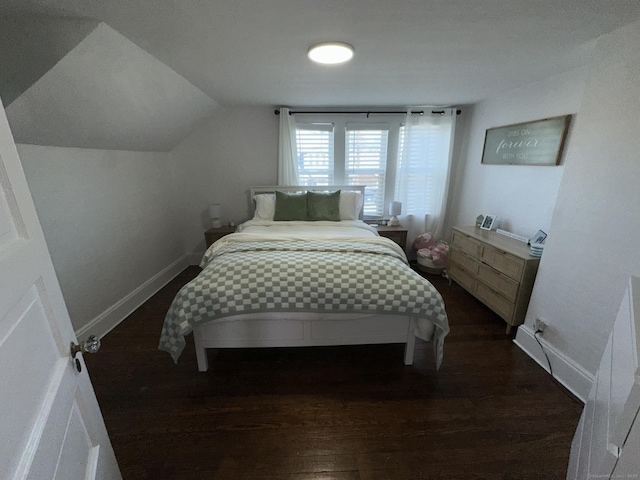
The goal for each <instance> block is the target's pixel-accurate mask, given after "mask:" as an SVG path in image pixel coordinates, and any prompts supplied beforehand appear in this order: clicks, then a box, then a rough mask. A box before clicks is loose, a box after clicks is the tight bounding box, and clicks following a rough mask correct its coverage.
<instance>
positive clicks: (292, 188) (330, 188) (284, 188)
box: [249, 185, 365, 220]
mask: <svg viewBox="0 0 640 480" xmlns="http://www.w3.org/2000/svg"><path fill="white" fill-rule="evenodd" d="M364 189H365V185H314V186H307V185H275V186H273V185H272V186H265V187H250V188H249V194H250V196H251V197H250V198H251V203H252V204H253V197H255V196H256V195H260V194H268V193H276V191H279V192H286V193H296V192H335V191H336V190H340V191H342V192H360V193H361V194H362V201H363V202H364ZM253 205H254V208H255V204H253ZM359 218H360V220H362V219H363V218H364V206H363V208H362V209H361V210H360V217H359Z"/></svg>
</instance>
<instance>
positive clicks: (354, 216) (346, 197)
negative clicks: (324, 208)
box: [340, 191, 364, 220]
mask: <svg viewBox="0 0 640 480" xmlns="http://www.w3.org/2000/svg"><path fill="white" fill-rule="evenodd" d="M363 203H364V199H363V198H362V193H360V192H342V191H341V192H340V220H358V219H359V218H360V210H362V205H363Z"/></svg>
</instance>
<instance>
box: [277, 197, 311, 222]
mask: <svg viewBox="0 0 640 480" xmlns="http://www.w3.org/2000/svg"><path fill="white" fill-rule="evenodd" d="M273 219H274V220H276V221H283V220H285V221H286V220H289V221H291V220H306V219H307V194H306V193H284V192H276V211H275V213H274V215H273Z"/></svg>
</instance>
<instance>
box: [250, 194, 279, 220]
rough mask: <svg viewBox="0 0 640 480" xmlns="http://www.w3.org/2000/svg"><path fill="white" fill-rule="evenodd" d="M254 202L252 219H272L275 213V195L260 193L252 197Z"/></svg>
mask: <svg viewBox="0 0 640 480" xmlns="http://www.w3.org/2000/svg"><path fill="white" fill-rule="evenodd" d="M253 199H254V200H255V202H256V211H255V212H254V214H253V219H254V220H273V216H274V215H275V213H276V196H275V194H273V193H261V194H260V195H256V196H254V197H253Z"/></svg>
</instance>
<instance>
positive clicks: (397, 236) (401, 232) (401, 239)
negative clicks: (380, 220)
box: [373, 225, 407, 250]
mask: <svg viewBox="0 0 640 480" xmlns="http://www.w3.org/2000/svg"><path fill="white" fill-rule="evenodd" d="M373 228H375V229H376V230H377V232H378V235H380V236H381V237H386V238H388V239H390V240H393V241H394V242H396V243H397V244H398V245H400V248H402V250H406V248H407V229H406V228H404V227H403V226H402V225H398V226H395V227H390V226H389V225H376V226H375V227H373Z"/></svg>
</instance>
